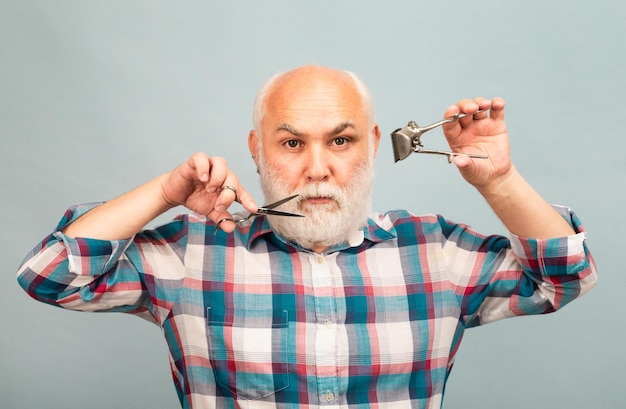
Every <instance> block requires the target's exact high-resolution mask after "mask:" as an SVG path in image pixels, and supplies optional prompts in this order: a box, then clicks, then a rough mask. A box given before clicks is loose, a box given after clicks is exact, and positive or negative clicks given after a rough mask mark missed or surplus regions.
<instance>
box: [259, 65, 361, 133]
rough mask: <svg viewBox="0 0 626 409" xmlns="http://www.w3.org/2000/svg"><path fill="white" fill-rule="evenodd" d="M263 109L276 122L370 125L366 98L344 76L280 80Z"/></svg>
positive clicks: (291, 77) (348, 78) (313, 76)
mask: <svg viewBox="0 0 626 409" xmlns="http://www.w3.org/2000/svg"><path fill="white" fill-rule="evenodd" d="M264 108H265V109H264V111H265V116H266V118H268V119H274V120H276V119H278V118H277V117H281V116H287V117H302V118H303V119H304V118H305V117H311V118H313V117H319V116H321V117H328V119H331V118H332V117H340V118H343V120H350V121H362V120H365V121H366V122H367V112H366V111H367V110H366V109H365V101H363V96H362V95H361V93H360V92H359V90H358V88H357V87H356V86H355V84H354V81H353V80H352V79H351V78H350V77H349V76H347V75H346V74H343V73H336V75H299V76H290V77H287V78H281V79H279V80H278V81H276V83H275V84H274V86H273V87H272V88H271V89H270V90H269V92H268V94H267V98H266V100H265V107H264Z"/></svg>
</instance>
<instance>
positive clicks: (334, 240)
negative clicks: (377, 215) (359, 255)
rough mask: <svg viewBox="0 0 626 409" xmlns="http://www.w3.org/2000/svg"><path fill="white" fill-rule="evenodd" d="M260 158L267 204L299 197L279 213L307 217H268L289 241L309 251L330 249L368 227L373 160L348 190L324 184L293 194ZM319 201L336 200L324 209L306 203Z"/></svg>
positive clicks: (365, 163)
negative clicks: (312, 249)
mask: <svg viewBox="0 0 626 409" xmlns="http://www.w3.org/2000/svg"><path fill="white" fill-rule="evenodd" d="M260 156H261V157H260V158H259V162H260V163H259V164H260V169H261V170H260V174H261V187H262V188H263V193H264V194H265V199H266V201H267V203H272V202H275V201H278V200H280V199H282V198H285V197H288V196H291V195H294V194H298V195H299V196H298V197H297V198H295V199H293V200H291V201H289V202H287V203H285V204H283V205H281V206H280V208H279V209H277V210H284V211H288V212H294V213H300V214H303V215H305V217H285V216H269V217H268V220H269V222H270V225H271V226H272V229H273V230H274V231H275V232H277V233H278V234H280V235H281V236H283V237H284V238H285V239H287V240H290V241H293V242H296V243H298V244H299V245H301V246H303V247H306V248H314V247H320V246H321V247H329V246H332V245H334V244H339V243H341V242H345V241H347V240H348V238H349V237H350V235H351V234H352V233H353V232H354V231H357V230H360V229H361V228H362V227H363V226H364V225H365V224H366V223H367V216H368V215H369V213H370V210H371V188H372V182H373V180H374V166H373V164H374V160H373V158H367V159H366V160H364V161H363V162H362V163H361V164H360V165H359V166H358V167H357V168H356V169H355V171H354V174H353V175H352V178H351V180H350V183H348V184H347V185H345V186H337V185H334V184H331V183H327V182H320V183H310V184H307V185H305V186H304V187H303V188H302V189H301V190H299V191H292V190H290V189H289V188H288V187H287V184H286V182H285V181H284V180H283V178H282V176H281V175H280V174H279V172H277V171H276V170H275V169H272V168H270V167H269V166H267V165H266V164H265V163H264V160H263V157H262V155H260ZM315 197H325V198H330V199H332V200H331V202H330V203H327V204H323V205H309V204H308V203H307V202H306V201H305V200H306V199H309V198H315Z"/></svg>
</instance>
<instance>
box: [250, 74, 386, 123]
mask: <svg viewBox="0 0 626 409" xmlns="http://www.w3.org/2000/svg"><path fill="white" fill-rule="evenodd" d="M320 86H325V87H326V88H327V89H334V90H335V91H336V92H343V93H346V92H348V93H350V92H352V93H355V94H356V95H357V96H358V98H359V100H360V105H361V106H362V110H363V112H365V114H366V115H367V117H368V123H369V124H373V123H374V103H373V101H372V96H371V94H370V91H369V90H368V89H367V87H366V86H365V84H364V83H363V81H361V79H360V78H358V77H357V76H356V75H355V74H354V73H352V72H350V71H343V70H337V69H334V68H329V67H323V66H318V65H307V66H303V67H299V68H296V69H293V70H291V71H288V72H285V73H278V74H275V75H274V76H272V77H271V78H270V79H269V80H267V82H266V83H265V84H264V85H263V86H262V87H261V89H260V90H259V92H258V94H257V96H256V99H255V101H254V111H253V121H254V128H255V130H256V131H257V132H261V122H262V121H263V117H264V116H265V113H266V112H267V110H268V109H270V108H271V105H272V102H273V101H274V100H275V99H280V98H289V97H290V95H291V94H293V93H297V92H300V91H302V90H303V89H314V88H316V87H320Z"/></svg>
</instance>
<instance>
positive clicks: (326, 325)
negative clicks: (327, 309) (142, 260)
mask: <svg viewBox="0 0 626 409" xmlns="http://www.w3.org/2000/svg"><path fill="white" fill-rule="evenodd" d="M324 326H325V327H326V329H331V328H332V327H333V322H332V321H331V320H328V319H327V320H325V321H324Z"/></svg>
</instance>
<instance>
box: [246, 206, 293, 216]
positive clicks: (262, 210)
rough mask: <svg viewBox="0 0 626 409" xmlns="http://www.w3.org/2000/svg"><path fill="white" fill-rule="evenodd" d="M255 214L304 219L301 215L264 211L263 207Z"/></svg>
mask: <svg viewBox="0 0 626 409" xmlns="http://www.w3.org/2000/svg"><path fill="white" fill-rule="evenodd" d="M256 213H258V214H268V215H270V216H287V217H304V215H303V214H298V213H291V212H281V211H280V210H273V209H266V208H264V207H261V208H260V209H259V210H258V211H257V212H256Z"/></svg>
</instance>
